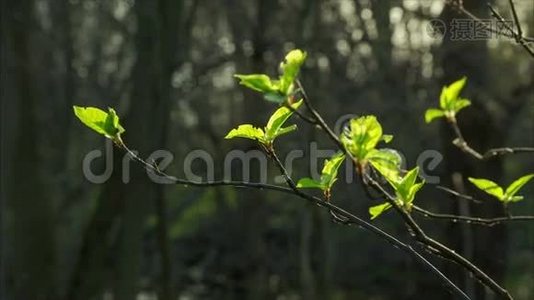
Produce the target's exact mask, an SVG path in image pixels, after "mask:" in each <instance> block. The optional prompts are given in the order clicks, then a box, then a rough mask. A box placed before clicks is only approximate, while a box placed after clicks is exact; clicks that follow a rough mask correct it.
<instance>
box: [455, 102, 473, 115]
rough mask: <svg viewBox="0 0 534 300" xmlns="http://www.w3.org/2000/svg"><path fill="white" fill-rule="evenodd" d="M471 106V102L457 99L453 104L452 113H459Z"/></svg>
mask: <svg viewBox="0 0 534 300" xmlns="http://www.w3.org/2000/svg"><path fill="white" fill-rule="evenodd" d="M469 105H471V101H469V100H467V99H458V100H456V101H455V102H454V112H456V113H457V112H459V111H460V110H461V109H462V108H464V107H467V106H469Z"/></svg>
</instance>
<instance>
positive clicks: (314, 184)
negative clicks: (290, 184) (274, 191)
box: [297, 177, 325, 190]
mask: <svg viewBox="0 0 534 300" xmlns="http://www.w3.org/2000/svg"><path fill="white" fill-rule="evenodd" d="M297 187H298V188H303V189H320V190H325V186H324V185H323V184H322V183H321V182H320V181H317V180H315V179H312V178H308V177H304V178H301V179H300V180H299V182H298V183H297Z"/></svg>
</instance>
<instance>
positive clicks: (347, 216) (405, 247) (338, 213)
mask: <svg viewBox="0 0 534 300" xmlns="http://www.w3.org/2000/svg"><path fill="white" fill-rule="evenodd" d="M117 145H118V146H119V147H120V148H122V149H124V150H125V151H126V152H127V153H128V155H129V156H130V158H131V159H133V160H134V161H136V162H138V163H139V164H141V165H142V166H143V167H144V168H145V169H146V170H147V171H149V172H153V173H155V174H157V175H159V176H162V177H164V178H165V179H166V180H168V181H169V182H170V183H175V184H183V185H188V186H196V187H213V186H232V187H244V188H254V189H265V190H273V191H278V192H283V193H286V194H292V195H296V196H299V197H300V198H302V199H305V200H307V201H309V202H311V203H315V204H317V205H319V206H321V207H326V208H328V209H329V210H330V212H331V213H333V214H334V216H335V217H336V218H339V217H342V218H343V219H342V223H343V224H346V225H352V224H355V225H358V226H359V227H361V228H363V229H365V230H367V231H370V232H372V233H373V234H375V235H376V236H378V237H380V238H381V239H383V240H385V241H387V242H388V243H389V244H391V245H392V246H394V247H395V248H398V249H401V250H402V251H404V252H405V253H407V254H409V255H411V256H412V257H414V258H415V260H416V261H418V262H419V263H421V264H422V265H423V266H425V267H426V268H427V269H428V270H429V271H431V272H432V273H434V274H435V275H436V276H437V277H438V278H440V280H441V281H442V282H443V283H444V284H445V285H446V286H447V287H448V288H449V289H450V290H451V291H452V292H453V293H454V294H455V295H457V296H458V297H460V298H462V299H467V300H470V298H469V296H467V295H466V294H465V293H464V292H463V291H462V290H461V289H460V288H459V287H458V286H456V285H455V284H454V283H453V282H452V281H451V280H450V279H449V278H447V276H445V275H444V274H443V273H442V272H441V271H440V270H439V269H437V268H436V267H435V266H434V265H433V264H432V263H431V262H430V261H428V260H427V259H426V258H425V257H424V256H422V255H421V254H420V253H419V252H417V251H416V250H415V249H414V248H413V247H412V246H411V245H409V244H406V243H403V242H401V241H400V240H399V239H397V238H395V237H394V236H392V235H390V234H389V233H387V232H385V231H383V230H381V229H380V228H378V227H376V226H374V225H372V224H371V223H368V222H366V221H364V220H363V219H361V218H359V217H357V216H355V215H353V214H351V213H349V212H348V211H346V210H344V209H342V208H340V207H338V206H336V205H334V204H332V203H330V202H327V201H324V200H323V199H320V198H318V197H315V196H312V195H308V194H306V193H304V192H302V191H301V190H299V189H298V188H297V187H296V185H295V182H294V181H293V180H292V179H291V177H290V176H289V174H288V172H287V170H286V169H285V168H284V166H283V164H282V163H281V161H280V159H279V158H278V156H277V155H276V153H275V152H274V151H268V154H270V156H271V157H272V158H273V160H274V161H275V163H276V165H277V166H278V168H279V169H280V171H281V173H282V174H283V176H284V178H285V179H286V183H287V184H288V186H289V188H286V187H281V186H276V185H271V184H263V183H252V182H241V181H213V182H195V181H190V180H186V179H180V178H177V177H174V176H170V175H168V174H166V173H165V172H163V171H162V170H160V169H159V168H158V166H157V165H156V164H150V163H147V162H146V161H145V160H143V159H142V158H140V157H139V156H138V155H137V154H135V153H134V152H133V151H131V150H130V149H129V148H128V147H127V146H126V145H125V144H124V143H123V142H122V141H120V143H118V144H117Z"/></svg>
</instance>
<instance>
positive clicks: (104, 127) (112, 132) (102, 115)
mask: <svg viewBox="0 0 534 300" xmlns="http://www.w3.org/2000/svg"><path fill="white" fill-rule="evenodd" d="M73 110H74V114H75V115H76V117H78V119H79V120H80V121H81V122H82V123H83V124H85V125H86V126H87V127H89V128H91V129H93V130H94V131H96V132H97V133H99V134H102V135H104V136H105V137H107V138H110V139H117V138H120V135H121V134H122V133H123V132H125V130H124V128H123V127H122V126H121V125H120V122H119V117H118V116H117V113H116V112H115V110H114V109H112V108H109V109H108V112H105V111H103V110H101V109H99V108H96V107H80V106H73Z"/></svg>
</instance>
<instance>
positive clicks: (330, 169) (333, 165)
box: [321, 152, 345, 189]
mask: <svg viewBox="0 0 534 300" xmlns="http://www.w3.org/2000/svg"><path fill="white" fill-rule="evenodd" d="M344 160H345V155H344V154H343V153H342V152H338V153H336V154H335V155H334V156H332V157H331V158H330V159H327V160H325V162H324V166H323V170H322V172H321V173H322V174H321V183H322V184H323V185H324V186H326V187H327V188H328V189H331V188H332V186H333V185H334V183H335V182H336V180H337V172H338V170H339V167H340V166H341V164H342V163H343V161H344Z"/></svg>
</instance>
